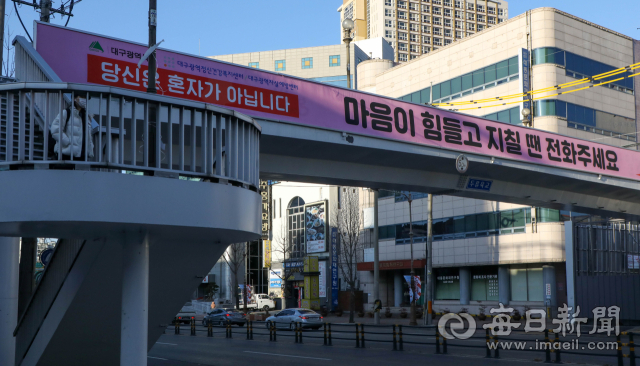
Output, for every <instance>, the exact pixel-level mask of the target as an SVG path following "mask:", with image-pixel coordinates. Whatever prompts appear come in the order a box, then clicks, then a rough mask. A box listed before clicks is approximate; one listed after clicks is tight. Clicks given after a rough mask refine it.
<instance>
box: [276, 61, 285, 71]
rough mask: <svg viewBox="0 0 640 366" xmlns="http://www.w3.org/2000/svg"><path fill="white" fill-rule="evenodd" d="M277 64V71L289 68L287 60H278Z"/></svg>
mask: <svg viewBox="0 0 640 366" xmlns="http://www.w3.org/2000/svg"><path fill="white" fill-rule="evenodd" d="M275 66H276V71H286V70H287V62H286V61H285V60H276V62H275Z"/></svg>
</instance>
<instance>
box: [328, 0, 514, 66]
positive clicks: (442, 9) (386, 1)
mask: <svg viewBox="0 0 640 366" xmlns="http://www.w3.org/2000/svg"><path fill="white" fill-rule="evenodd" d="M508 9H509V8H508V4H507V2H506V1H502V0H501V1H490V0H473V1H470V0H343V4H342V6H340V7H339V8H338V12H340V21H341V22H342V20H343V19H345V18H348V19H352V20H353V21H354V22H355V28H354V30H353V33H354V34H353V37H354V39H355V40H360V39H366V38H376V37H384V38H385V39H386V40H387V41H388V42H389V43H390V44H391V45H392V46H393V48H394V50H395V61H398V62H405V61H408V60H412V59H414V58H416V57H418V56H420V55H422V54H425V53H429V52H431V51H433V50H436V49H438V48H440V47H442V46H446V45H448V44H451V43H452V42H455V41H457V40H459V39H462V38H465V37H468V36H470V35H472V34H475V33H477V32H480V31H483V30H484V29H486V28H489V27H491V26H493V25H496V24H498V23H501V22H503V21H504V20H506V19H507V18H508V15H509V14H508V13H509V10H508ZM340 39H342V30H341V33H340Z"/></svg>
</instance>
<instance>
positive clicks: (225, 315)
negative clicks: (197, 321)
mask: <svg viewBox="0 0 640 366" xmlns="http://www.w3.org/2000/svg"><path fill="white" fill-rule="evenodd" d="M246 322H247V320H246V319H245V318H244V314H242V313H238V312H235V311H231V310H224V309H214V310H212V311H211V312H209V313H208V314H207V315H205V316H204V318H203V319H202V325H204V326H205V327H206V326H208V325H209V323H211V325H217V326H224V325H227V324H231V325H237V326H240V327H243V326H244V324H245V323H246Z"/></svg>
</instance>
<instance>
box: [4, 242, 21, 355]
mask: <svg viewBox="0 0 640 366" xmlns="http://www.w3.org/2000/svg"><path fill="white" fill-rule="evenodd" d="M19 252H20V238H7V237H0V365H7V366H10V365H15V362H16V339H15V338H14V337H13V331H14V329H16V326H17V325H18V271H19V264H20V263H19V260H18V253H19Z"/></svg>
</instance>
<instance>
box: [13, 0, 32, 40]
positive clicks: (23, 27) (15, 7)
mask: <svg viewBox="0 0 640 366" xmlns="http://www.w3.org/2000/svg"><path fill="white" fill-rule="evenodd" d="M13 7H14V9H16V15H18V20H19V21H20V24H22V29H24V32H25V33H27V37H29V40H30V41H31V43H33V39H32V38H31V35H30V34H29V31H28V30H27V27H25V26H24V23H23V22H22V18H21V17H20V12H19V11H18V6H17V5H16V3H15V1H14V2H13Z"/></svg>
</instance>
